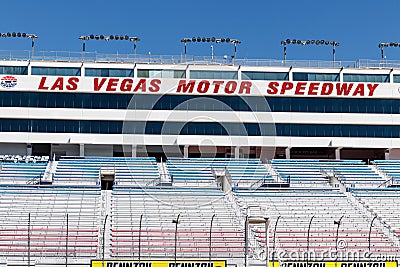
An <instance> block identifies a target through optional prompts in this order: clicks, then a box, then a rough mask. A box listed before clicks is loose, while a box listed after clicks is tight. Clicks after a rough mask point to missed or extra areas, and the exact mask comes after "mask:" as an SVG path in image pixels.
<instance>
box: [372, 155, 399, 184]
mask: <svg viewBox="0 0 400 267" xmlns="http://www.w3.org/2000/svg"><path fill="white" fill-rule="evenodd" d="M372 163H373V164H375V166H377V168H378V169H379V170H381V171H383V172H384V173H385V174H386V175H387V178H389V179H391V180H392V181H391V183H392V184H400V160H374V161H373V162H372Z"/></svg>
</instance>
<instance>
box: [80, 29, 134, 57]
mask: <svg viewBox="0 0 400 267" xmlns="http://www.w3.org/2000/svg"><path fill="white" fill-rule="evenodd" d="M79 39H80V40H82V41H83V46H82V52H85V50H86V48H85V43H86V41H88V40H105V41H107V42H108V41H110V40H121V41H129V42H133V54H134V56H135V57H136V46H137V42H139V41H140V38H138V37H135V36H129V35H126V34H125V35H122V34H121V35H118V34H116V35H104V34H100V35H94V34H90V35H81V36H79Z"/></svg>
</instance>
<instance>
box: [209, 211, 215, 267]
mask: <svg viewBox="0 0 400 267" xmlns="http://www.w3.org/2000/svg"><path fill="white" fill-rule="evenodd" d="M214 217H215V214H213V216H212V217H211V222H210V244H209V246H208V249H209V251H208V261H209V262H210V263H211V245H212V243H211V240H212V239H211V238H212V227H213V222H214Z"/></svg>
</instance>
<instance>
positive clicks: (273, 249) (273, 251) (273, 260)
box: [272, 215, 281, 267]
mask: <svg viewBox="0 0 400 267" xmlns="http://www.w3.org/2000/svg"><path fill="white" fill-rule="evenodd" d="M280 218H281V216H280V215H279V216H278V218H276V222H275V227H274V244H273V247H272V267H274V262H275V253H276V251H275V244H276V239H275V238H276V228H277V226H278V222H279V219H280Z"/></svg>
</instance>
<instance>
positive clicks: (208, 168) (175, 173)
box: [167, 158, 275, 187]
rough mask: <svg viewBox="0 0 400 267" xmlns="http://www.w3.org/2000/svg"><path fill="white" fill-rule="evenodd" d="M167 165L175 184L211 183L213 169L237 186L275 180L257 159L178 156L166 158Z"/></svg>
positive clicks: (212, 180) (212, 181)
mask: <svg viewBox="0 0 400 267" xmlns="http://www.w3.org/2000/svg"><path fill="white" fill-rule="evenodd" d="M167 166H168V169H169V173H170V174H171V176H172V178H173V181H174V182H175V184H179V183H183V184H184V185H189V184H194V185H195V184H196V183H202V184H203V185H204V183H205V182H206V183H209V184H213V183H214V181H215V178H214V175H213V171H214V170H221V169H222V170H224V171H226V173H227V174H228V175H229V176H230V178H231V180H232V182H233V183H234V184H235V185H236V186H237V187H242V186H244V187H246V186H247V187H248V186H251V185H252V184H254V183H256V182H258V181H260V180H262V181H263V182H266V183H268V182H274V181H275V180H274V178H273V177H272V175H271V174H270V173H269V172H268V170H267V169H266V168H265V166H264V164H262V162H261V161H260V160H258V159H230V158H228V159H213V158H185V159H182V158H179V159H168V160H167Z"/></svg>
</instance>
